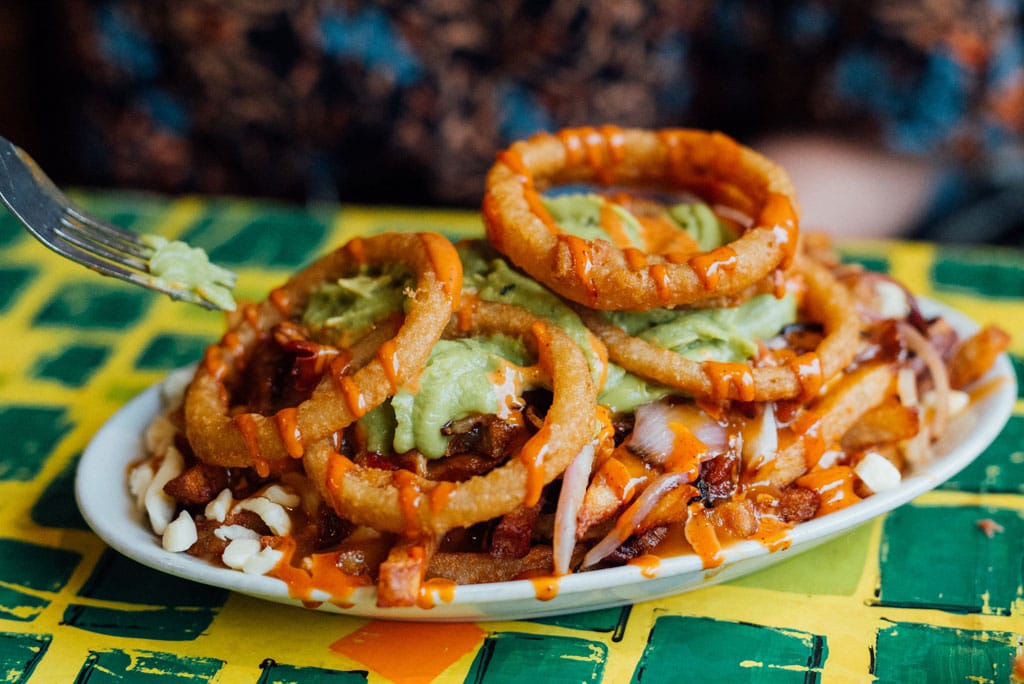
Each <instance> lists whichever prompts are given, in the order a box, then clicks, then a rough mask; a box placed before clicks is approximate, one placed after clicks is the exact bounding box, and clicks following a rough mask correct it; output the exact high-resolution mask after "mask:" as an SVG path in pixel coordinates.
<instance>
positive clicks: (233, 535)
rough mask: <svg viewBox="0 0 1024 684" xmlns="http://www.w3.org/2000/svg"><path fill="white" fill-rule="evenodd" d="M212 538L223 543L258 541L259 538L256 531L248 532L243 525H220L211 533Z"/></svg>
mask: <svg viewBox="0 0 1024 684" xmlns="http://www.w3.org/2000/svg"><path fill="white" fill-rule="evenodd" d="M213 536H215V537H217V538H218V539H223V540H224V541H234V540H236V539H256V540H258V539H259V538H260V535H259V533H258V532H256V530H250V529H249V528H248V527H246V526H244V525H221V526H220V527H218V528H217V529H215V530H214V531H213Z"/></svg>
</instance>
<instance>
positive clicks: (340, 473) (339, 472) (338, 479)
mask: <svg viewBox="0 0 1024 684" xmlns="http://www.w3.org/2000/svg"><path fill="white" fill-rule="evenodd" d="M355 467H356V464H355V463H353V462H352V461H350V460H349V459H348V458H346V457H344V456H342V455H341V454H339V453H338V452H337V451H331V452H330V454H329V455H328V456H327V482H326V483H325V484H326V485H327V493H328V495H329V496H330V498H331V505H332V507H333V508H334V510H336V511H340V510H342V507H341V501H340V500H339V499H338V492H340V491H341V490H342V481H343V480H344V479H345V473H347V472H348V471H350V470H352V469H353V468H355Z"/></svg>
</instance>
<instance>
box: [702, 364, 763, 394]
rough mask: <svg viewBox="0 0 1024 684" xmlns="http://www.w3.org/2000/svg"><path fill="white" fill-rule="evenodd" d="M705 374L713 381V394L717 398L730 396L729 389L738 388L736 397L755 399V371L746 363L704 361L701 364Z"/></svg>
mask: <svg viewBox="0 0 1024 684" xmlns="http://www.w3.org/2000/svg"><path fill="white" fill-rule="evenodd" d="M701 366H702V368H703V369H704V374H705V375H706V376H707V378H708V380H709V381H710V382H711V395H712V396H713V397H715V398H716V399H719V400H723V399H728V398H729V391H730V390H731V389H733V388H735V390H736V397H735V398H736V399H739V400H740V401H753V400H754V394H755V390H756V388H755V387H754V373H753V371H751V369H750V366H748V365H746V364H744V363H722V362H720V361H704V362H703V363H702V364H701Z"/></svg>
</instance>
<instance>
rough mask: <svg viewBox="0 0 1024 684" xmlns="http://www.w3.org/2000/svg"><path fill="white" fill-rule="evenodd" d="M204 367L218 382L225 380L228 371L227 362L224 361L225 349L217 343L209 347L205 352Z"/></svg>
mask: <svg viewBox="0 0 1024 684" xmlns="http://www.w3.org/2000/svg"><path fill="white" fill-rule="evenodd" d="M203 367H204V368H206V372H207V373H209V374H210V375H212V376H213V379H214V380H216V381H217V382H220V381H221V380H223V379H224V375H225V374H226V373H227V372H228V367H227V364H225V363H224V349H223V348H222V347H220V346H218V345H215V344H211V345H210V346H209V347H207V348H206V352H205V353H204V354H203Z"/></svg>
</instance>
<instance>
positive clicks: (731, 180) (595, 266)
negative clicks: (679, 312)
mask: <svg viewBox="0 0 1024 684" xmlns="http://www.w3.org/2000/svg"><path fill="white" fill-rule="evenodd" d="M579 182H597V183H600V184H603V185H610V184H613V183H614V184H627V185H655V186H659V187H663V188H670V189H684V190H693V191H696V192H698V194H702V195H704V196H706V197H707V198H708V199H710V200H711V201H715V202H719V203H722V204H727V205H729V206H732V207H735V208H736V209H739V210H740V211H743V212H745V213H747V214H749V215H750V216H753V217H754V222H753V223H754V225H753V226H752V227H751V228H749V229H747V230H746V231H745V232H744V233H743V234H742V235H741V236H740V237H739V238H737V239H736V240H734V241H733V242H731V243H730V244H728V245H725V246H722V247H718V248H716V249H713V250H711V251H708V252H701V253H697V254H683V253H679V254H665V255H646V254H644V253H642V252H641V251H640V250H638V249H630V248H627V249H625V250H624V249H620V248H618V247H616V246H614V245H612V244H611V243H610V242H609V241H607V240H601V239H598V240H584V239H582V238H579V237H576V236H574V235H570V234H567V233H564V232H562V231H561V230H560V229H559V227H558V225H557V224H556V223H555V222H554V220H553V219H552V218H551V216H550V214H549V213H548V212H547V210H546V209H545V208H544V206H543V205H542V203H541V201H540V195H539V191H540V190H543V189H544V188H546V187H548V186H551V185H556V184H564V183H579ZM796 206H797V203H796V199H795V196H794V191H793V187H792V183H791V182H790V180H789V177H788V176H787V175H786V173H785V171H784V170H783V169H782V168H781V167H779V166H777V165H775V164H774V163H772V162H771V161H769V160H768V159H767V158H765V157H763V156H761V155H760V154H758V153H756V152H754V151H753V150H751V149H749V148H747V147H744V146H742V145H739V144H738V143H736V142H735V141H734V140H732V139H731V138H729V137H728V136H726V135H723V134H721V133H708V132H705V131H697V130H690V129H666V130H661V131H644V130H637V129H626V130H620V129H618V128H615V127H610V126H609V127H603V128H600V129H597V128H580V129H569V130H564V131H561V132H560V133H558V134H556V135H552V134H547V133H543V134H539V135H536V136H534V137H533V138H530V139H529V140H526V141H521V142H517V143H515V144H513V145H512V146H511V147H510V148H508V149H507V150H505V151H504V152H501V153H500V154H499V155H498V159H497V161H496V163H495V164H494V165H493V166H492V167H491V170H490V171H489V173H488V175H487V185H486V190H485V194H484V199H483V216H484V224H485V226H486V228H487V237H488V238H489V240H490V241H491V243H492V244H493V245H494V247H495V248H496V249H497V250H498V251H500V252H502V253H503V254H505V255H506V256H508V257H509V258H510V259H511V260H512V262H513V263H515V264H516V265H517V266H518V267H520V268H522V269H523V270H525V271H526V272H527V273H529V274H530V275H531V276H533V277H534V278H536V279H537V280H539V281H540V282H542V283H544V284H545V285H547V286H548V287H550V288H551V289H552V290H554V291H555V292H557V293H558V294H560V295H562V296H563V297H565V298H567V299H570V300H572V301H575V302H577V303H579V304H584V305H586V306H590V307H592V308H596V309H605V310H640V309H650V308H654V307H659V306H663V307H671V306H680V305H683V304H692V303H694V302H698V301H700V300H703V299H707V298H710V297H721V296H729V295H732V294H734V293H737V292H739V291H740V290H743V289H744V288H747V287H748V286H750V285H752V284H754V283H756V282H757V281H759V280H761V279H763V278H765V277H766V276H769V275H770V274H771V273H772V272H773V271H781V270H784V269H786V268H788V266H789V264H790V261H791V260H792V258H793V255H794V253H795V250H796V246H797V244H796V243H797V239H798V227H797V223H798V220H797V212H796Z"/></svg>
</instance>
